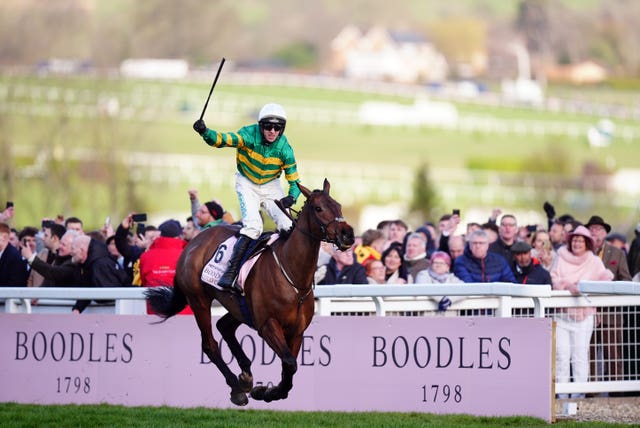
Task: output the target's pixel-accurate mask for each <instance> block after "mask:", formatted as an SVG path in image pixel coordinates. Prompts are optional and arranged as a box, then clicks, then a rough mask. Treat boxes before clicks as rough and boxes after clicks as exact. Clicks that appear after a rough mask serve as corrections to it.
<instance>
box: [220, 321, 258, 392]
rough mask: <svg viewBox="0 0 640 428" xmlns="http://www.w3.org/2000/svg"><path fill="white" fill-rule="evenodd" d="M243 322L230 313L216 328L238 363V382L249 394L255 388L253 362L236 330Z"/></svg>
mask: <svg viewBox="0 0 640 428" xmlns="http://www.w3.org/2000/svg"><path fill="white" fill-rule="evenodd" d="M240 324H241V322H240V321H238V320H237V319H235V318H234V317H233V316H232V315H231V314H230V313H226V314H225V315H223V316H222V318H220V319H219V320H218V322H217V323H216V327H217V328H218V331H220V334H222V338H223V339H224V341H225V342H227V346H229V350H230V351H231V354H232V355H233V356H234V357H235V359H236V361H238V366H240V370H241V373H240V374H239V375H238V381H239V382H240V387H241V388H242V391H244V392H249V391H251V388H253V375H252V374H251V360H250V359H249V358H248V357H247V354H245V352H244V350H243V349H242V346H241V345H240V342H238V338H237V337H236V330H237V329H238V327H239V326H240Z"/></svg>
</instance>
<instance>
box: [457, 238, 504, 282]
mask: <svg viewBox="0 0 640 428" xmlns="http://www.w3.org/2000/svg"><path fill="white" fill-rule="evenodd" d="M453 273H454V274H455V275H456V276H457V277H458V278H460V279H461V280H463V281H464V282H513V283H515V282H516V278H515V276H513V271H512V270H511V268H510V267H509V265H508V264H507V261H506V260H505V259H504V257H502V256H501V255H499V254H496V253H492V252H491V251H488V252H487V256H486V257H485V258H484V259H478V258H476V257H474V256H473V254H472V253H471V250H470V249H469V245H467V246H466V247H465V249H464V253H463V254H462V255H461V256H459V257H458V258H457V259H456V263H455V265H454V267H453Z"/></svg>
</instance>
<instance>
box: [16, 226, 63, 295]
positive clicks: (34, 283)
mask: <svg viewBox="0 0 640 428" xmlns="http://www.w3.org/2000/svg"><path fill="white" fill-rule="evenodd" d="M65 232H66V230H65V229H64V226H61V225H59V224H56V223H54V222H47V223H45V224H44V236H43V243H44V248H43V249H42V250H41V251H39V252H38V254H37V256H36V257H38V259H40V260H42V261H43V262H44V263H47V264H50V265H53V264H54V262H55V263H56V264H60V262H59V261H58V260H57V256H58V248H60V240H61V239H62V236H64V234H65ZM25 252H26V253H27V254H28V256H27V255H25ZM31 253H33V250H32V248H31V247H29V246H28V248H23V249H22V256H23V257H24V258H25V259H26V260H29V258H30V256H31ZM30 264H31V263H30ZM27 285H28V286H29V287H40V286H45V287H47V286H51V285H53V284H52V282H51V281H49V280H47V279H46V278H45V277H44V276H43V275H42V274H40V273H39V272H38V271H37V270H35V269H31V273H30V274H29V279H28V280H27Z"/></svg>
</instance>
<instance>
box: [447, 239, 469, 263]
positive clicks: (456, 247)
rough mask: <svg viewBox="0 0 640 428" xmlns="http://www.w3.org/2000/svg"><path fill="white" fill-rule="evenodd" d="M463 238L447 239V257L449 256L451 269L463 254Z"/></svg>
mask: <svg viewBox="0 0 640 428" xmlns="http://www.w3.org/2000/svg"><path fill="white" fill-rule="evenodd" d="M464 246H465V242H464V237H463V236H461V235H453V236H451V237H449V255H450V256H451V269H453V268H454V267H455V265H456V260H457V258H458V257H460V256H461V255H462V254H464Z"/></svg>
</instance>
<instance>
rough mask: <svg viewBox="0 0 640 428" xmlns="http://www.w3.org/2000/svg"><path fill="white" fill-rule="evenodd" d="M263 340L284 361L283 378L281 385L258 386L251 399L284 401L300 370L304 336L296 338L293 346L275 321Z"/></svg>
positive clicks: (268, 328) (265, 332) (265, 329)
mask: <svg viewBox="0 0 640 428" xmlns="http://www.w3.org/2000/svg"><path fill="white" fill-rule="evenodd" d="M260 335H261V336H262V338H263V339H264V340H265V341H266V342H267V344H269V346H270V347H271V348H272V349H273V350H274V351H275V353H276V355H278V357H280V360H281V361H282V376H281V378H280V383H279V384H278V385H276V386H273V387H267V386H263V385H260V386H256V387H255V388H253V389H252V390H251V397H252V398H254V399H256V400H264V401H266V402H269V401H273V400H283V399H285V398H287V397H288V396H289V391H291V388H293V375H294V374H295V373H296V371H297V370H298V363H297V362H296V356H297V355H298V351H299V350H300V345H301V343H302V335H300V336H298V337H295V338H294V339H293V340H292V341H291V345H289V344H288V343H287V341H286V340H285V338H284V332H283V331H282V327H281V326H280V324H278V323H277V322H276V321H274V320H269V321H268V322H267V323H266V324H265V325H264V327H263V328H262V331H261V332H260Z"/></svg>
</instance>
